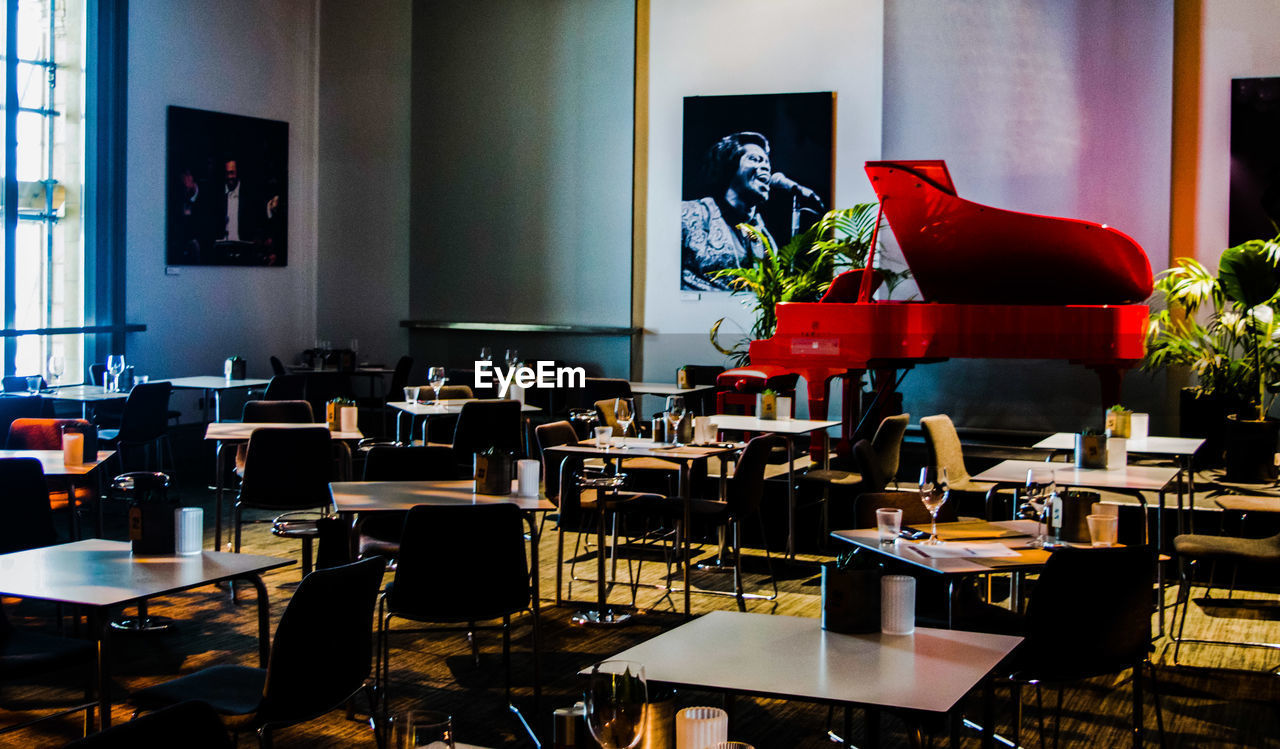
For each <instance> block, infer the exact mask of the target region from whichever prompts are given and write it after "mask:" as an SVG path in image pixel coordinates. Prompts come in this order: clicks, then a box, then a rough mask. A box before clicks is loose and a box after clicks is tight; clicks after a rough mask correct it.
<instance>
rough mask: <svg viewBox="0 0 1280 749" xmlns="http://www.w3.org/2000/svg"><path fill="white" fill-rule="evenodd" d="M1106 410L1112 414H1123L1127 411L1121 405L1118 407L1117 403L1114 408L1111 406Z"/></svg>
mask: <svg viewBox="0 0 1280 749" xmlns="http://www.w3.org/2000/svg"><path fill="white" fill-rule="evenodd" d="M1107 410H1108V411H1112V412H1114V413H1118V414H1122V413H1125V412H1126V411H1128V410H1129V409H1127V408H1125V407H1124V406H1122V405H1120V404H1119V403H1117V404H1115V405H1114V406H1112V407H1111V408H1108V409H1107Z"/></svg>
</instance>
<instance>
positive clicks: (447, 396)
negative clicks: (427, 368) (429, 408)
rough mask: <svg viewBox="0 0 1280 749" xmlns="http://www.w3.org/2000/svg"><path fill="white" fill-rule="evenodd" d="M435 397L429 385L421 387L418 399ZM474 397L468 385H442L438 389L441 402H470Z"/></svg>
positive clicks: (434, 392)
mask: <svg viewBox="0 0 1280 749" xmlns="http://www.w3.org/2000/svg"><path fill="white" fill-rule="evenodd" d="M402 395H403V393H402ZM435 395H436V391H434V390H432V389H431V386H430V385H423V386H422V392H421V393H419V395H418V397H419V398H434V397H435ZM474 397H476V396H475V394H474V393H473V392H472V391H471V386H470V385H444V386H442V387H441V388H440V400H442V401H452V400H470V399H472V398H474Z"/></svg>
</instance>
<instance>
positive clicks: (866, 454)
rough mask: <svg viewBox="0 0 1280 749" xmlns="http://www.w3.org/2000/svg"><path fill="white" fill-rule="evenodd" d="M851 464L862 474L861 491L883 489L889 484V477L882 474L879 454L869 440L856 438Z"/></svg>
mask: <svg viewBox="0 0 1280 749" xmlns="http://www.w3.org/2000/svg"><path fill="white" fill-rule="evenodd" d="M853 464H854V466H855V467H856V468H857V471H858V473H859V475H861V476H862V484H861V487H862V491H864V492H878V491H883V490H884V488H885V487H886V486H888V485H889V477H888V476H885V475H884V469H883V468H882V467H881V462H880V456H879V455H878V454H877V453H876V450H875V448H874V447H872V446H871V443H870V442H868V441H866V440H858V441H857V442H855V443H853Z"/></svg>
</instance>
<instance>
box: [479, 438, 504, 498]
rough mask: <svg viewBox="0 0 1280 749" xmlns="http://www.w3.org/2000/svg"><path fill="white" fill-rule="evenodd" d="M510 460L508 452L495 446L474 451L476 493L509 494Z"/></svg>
mask: <svg viewBox="0 0 1280 749" xmlns="http://www.w3.org/2000/svg"><path fill="white" fill-rule="evenodd" d="M512 460H513V459H512V456H511V453H510V452H508V451H506V450H498V449H496V448H489V449H488V450H486V451H484V452H479V453H476V494H491V495H496V496H505V495H508V494H510V493H511V466H512Z"/></svg>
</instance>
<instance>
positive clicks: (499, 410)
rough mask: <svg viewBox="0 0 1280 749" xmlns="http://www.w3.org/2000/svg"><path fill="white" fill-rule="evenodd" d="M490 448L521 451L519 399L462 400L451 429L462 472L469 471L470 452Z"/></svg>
mask: <svg viewBox="0 0 1280 749" xmlns="http://www.w3.org/2000/svg"><path fill="white" fill-rule="evenodd" d="M490 448H494V449H498V450H510V451H512V452H515V453H517V454H519V453H520V402H519V401H514V400H475V401H469V402H467V403H464V404H462V411H461V412H459V413H458V425H457V426H456V427H454V430H453V458H454V460H455V461H457V463H458V466H459V468H460V469H461V470H462V471H463V473H464V475H467V476H470V475H472V472H473V470H474V463H473V456H474V455H475V454H476V453H479V452H484V451H485V450H488V449H490Z"/></svg>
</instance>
